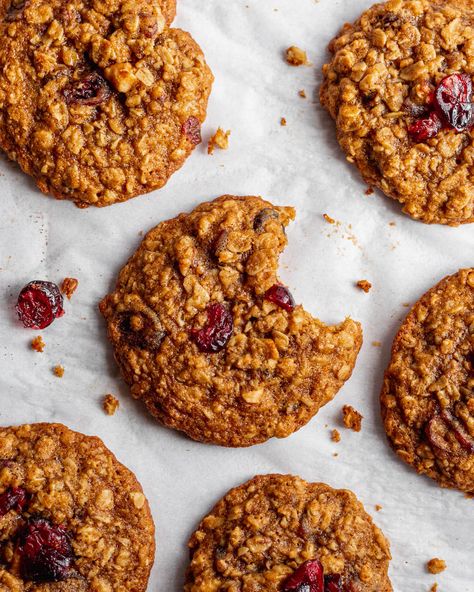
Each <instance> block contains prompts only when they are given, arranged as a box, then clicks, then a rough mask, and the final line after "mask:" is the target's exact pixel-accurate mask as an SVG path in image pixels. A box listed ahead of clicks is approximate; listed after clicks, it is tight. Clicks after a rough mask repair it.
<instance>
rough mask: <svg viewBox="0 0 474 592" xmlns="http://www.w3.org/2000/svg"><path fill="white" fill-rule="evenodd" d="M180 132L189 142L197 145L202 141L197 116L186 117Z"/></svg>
mask: <svg viewBox="0 0 474 592" xmlns="http://www.w3.org/2000/svg"><path fill="white" fill-rule="evenodd" d="M182 132H183V134H184V135H185V136H186V137H187V138H188V140H189V141H190V142H191V144H194V145H195V146H197V145H198V144H200V143H201V142H202V137H201V122H200V121H199V119H198V118H197V117H194V116H191V117H188V119H186V121H185V122H184V123H183V126H182Z"/></svg>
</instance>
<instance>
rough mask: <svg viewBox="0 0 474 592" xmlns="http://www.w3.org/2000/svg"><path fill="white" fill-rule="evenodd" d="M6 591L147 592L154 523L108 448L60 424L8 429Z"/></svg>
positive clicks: (0, 476)
mask: <svg viewBox="0 0 474 592" xmlns="http://www.w3.org/2000/svg"><path fill="white" fill-rule="evenodd" d="M0 457H1V459H2V460H1V463H0V466H1V469H0V492H1V493H0V531H1V537H0V553H1V557H2V560H1V566H0V589H1V590H5V591H6V590H9V591H12V592H13V591H15V592H22V591H25V592H26V591H30V592H106V591H107V592H112V590H113V591H117V592H118V591H119V590H134V591H136V592H144V591H145V590H146V587H147V582H148V576H149V573H150V569H151V567H152V565H153V559H154V554H155V539H154V525H153V518H152V516H151V513H150V509H149V507H148V503H147V501H146V499H145V496H144V495H143V491H142V488H141V486H140V484H139V483H138V481H137V480H136V478H135V476H134V475H133V474H132V473H131V472H130V471H129V470H128V469H126V468H125V467H124V466H123V465H122V464H120V463H119V462H118V461H117V459H116V458H115V456H114V455H113V454H112V453H111V452H110V451H109V450H108V449H107V448H106V447H105V446H104V444H103V442H102V441H101V440H99V438H95V437H90V436H85V435H83V434H79V433H77V432H73V431H71V430H69V429H68V428H66V427H65V426H63V425H60V424H46V423H40V424H32V425H23V426H19V427H8V428H0Z"/></svg>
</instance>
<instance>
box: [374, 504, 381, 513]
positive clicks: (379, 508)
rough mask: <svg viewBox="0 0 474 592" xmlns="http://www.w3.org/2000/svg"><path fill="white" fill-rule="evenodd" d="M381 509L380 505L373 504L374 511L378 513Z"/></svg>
mask: <svg viewBox="0 0 474 592" xmlns="http://www.w3.org/2000/svg"><path fill="white" fill-rule="evenodd" d="M381 509H382V506H381V505H380V504H375V510H376V511H377V512H380V510H381Z"/></svg>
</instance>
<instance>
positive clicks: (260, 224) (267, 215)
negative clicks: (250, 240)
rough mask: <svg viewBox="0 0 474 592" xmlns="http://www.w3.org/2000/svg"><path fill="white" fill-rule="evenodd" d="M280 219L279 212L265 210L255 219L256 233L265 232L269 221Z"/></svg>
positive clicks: (254, 227) (269, 209)
mask: <svg viewBox="0 0 474 592" xmlns="http://www.w3.org/2000/svg"><path fill="white" fill-rule="evenodd" d="M272 218H273V219H274V218H278V212H276V211H275V210H272V209H271V208H263V210H260V212H259V213H258V214H257V215H256V216H255V218H254V219H253V229H254V230H255V232H263V230H264V229H265V223H266V222H267V220H271V219H272Z"/></svg>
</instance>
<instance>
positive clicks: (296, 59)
mask: <svg viewBox="0 0 474 592" xmlns="http://www.w3.org/2000/svg"><path fill="white" fill-rule="evenodd" d="M286 61H287V62H288V63H289V64H290V65H291V66H308V65H309V62H308V56H307V55H306V52H305V51H304V50H303V49H300V48H299V47H296V45H292V46H291V47H289V48H288V49H287V50H286Z"/></svg>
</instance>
